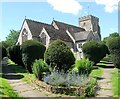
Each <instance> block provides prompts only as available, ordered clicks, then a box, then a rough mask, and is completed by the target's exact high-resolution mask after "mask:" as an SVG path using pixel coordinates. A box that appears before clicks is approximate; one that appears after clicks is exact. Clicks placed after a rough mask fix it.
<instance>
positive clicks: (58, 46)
mask: <svg viewBox="0 0 120 99" xmlns="http://www.w3.org/2000/svg"><path fill="white" fill-rule="evenodd" d="M44 56H45V61H46V62H47V63H48V65H51V66H52V67H55V66H56V67H57V69H58V70H62V69H63V70H64V71H67V70H68V69H69V68H70V67H71V66H72V65H73V64H74V63H75V58H74V55H73V53H72V52H71V50H70V48H69V47H68V46H67V45H66V44H65V43H64V42H63V41H61V40H56V41H54V42H52V43H51V45H50V46H49V47H48V49H47V50H46V52H45V55H44Z"/></svg>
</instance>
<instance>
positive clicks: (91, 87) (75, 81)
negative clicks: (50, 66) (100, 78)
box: [43, 70, 97, 97]
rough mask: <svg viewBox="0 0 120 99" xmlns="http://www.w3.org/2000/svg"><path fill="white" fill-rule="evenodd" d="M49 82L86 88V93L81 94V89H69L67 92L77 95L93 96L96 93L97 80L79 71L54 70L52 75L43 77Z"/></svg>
mask: <svg viewBox="0 0 120 99" xmlns="http://www.w3.org/2000/svg"><path fill="white" fill-rule="evenodd" d="M43 80H44V81H45V82H46V83H47V84H49V85H52V86H58V87H59V86H61V87H67V88H68V87H69V88H70V86H72V88H73V87H75V88H76V87H82V88H84V89H85V93H82V94H80V92H79V90H76V91H71V92H70V91H69V92H68V91H67V92H66V93H65V94H69V95H77V96H84V95H85V96H87V97H91V96H94V95H95V91H96V90H95V86H96V84H97V83H96V80H95V79H93V78H91V77H87V76H86V75H79V74H78V73H74V72H69V73H64V72H63V71H61V72H59V71H56V70H55V71H53V72H51V74H50V75H47V76H45V77H44V79H43Z"/></svg>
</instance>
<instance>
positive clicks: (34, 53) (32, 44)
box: [22, 40, 46, 73]
mask: <svg viewBox="0 0 120 99" xmlns="http://www.w3.org/2000/svg"><path fill="white" fill-rule="evenodd" d="M45 50H46V48H45V46H44V45H43V44H42V43H40V42H38V41H35V40H27V41H25V42H24V43H23V44H22V61H23V63H24V65H25V67H26V69H27V70H28V71H29V72H30V73H32V68H31V66H32V64H33V62H34V61H35V60H36V59H44V52H45Z"/></svg>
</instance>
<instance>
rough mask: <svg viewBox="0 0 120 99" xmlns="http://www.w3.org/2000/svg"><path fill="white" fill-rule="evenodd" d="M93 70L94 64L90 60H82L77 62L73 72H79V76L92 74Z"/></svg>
mask: <svg viewBox="0 0 120 99" xmlns="http://www.w3.org/2000/svg"><path fill="white" fill-rule="evenodd" d="M92 68H93V62H91V61H89V60H88V59H84V58H83V59H81V60H76V61H75V67H74V68H73V71H75V72H79V74H90V73H91V71H92Z"/></svg>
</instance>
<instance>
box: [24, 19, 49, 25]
mask: <svg viewBox="0 0 120 99" xmlns="http://www.w3.org/2000/svg"><path fill="white" fill-rule="evenodd" d="M25 20H29V21H32V22H35V23H40V24H45V25H49V26H51V24H48V23H44V22H39V21H35V20H32V19H25Z"/></svg>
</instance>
